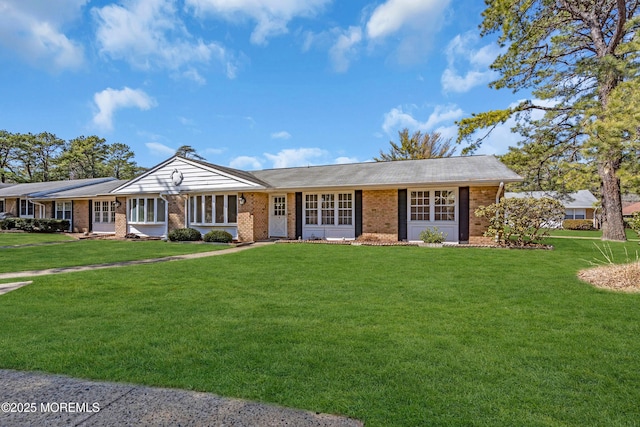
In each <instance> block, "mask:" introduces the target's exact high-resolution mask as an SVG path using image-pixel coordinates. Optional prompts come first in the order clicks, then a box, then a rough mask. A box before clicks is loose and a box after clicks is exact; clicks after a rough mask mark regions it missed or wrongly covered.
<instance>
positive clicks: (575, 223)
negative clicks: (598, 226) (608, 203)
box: [562, 219, 595, 230]
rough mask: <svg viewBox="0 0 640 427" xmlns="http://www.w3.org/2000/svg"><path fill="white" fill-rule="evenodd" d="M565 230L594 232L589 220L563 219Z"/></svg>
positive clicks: (591, 222)
mask: <svg viewBox="0 0 640 427" xmlns="http://www.w3.org/2000/svg"><path fill="white" fill-rule="evenodd" d="M562 228H564V229H565V230H595V229H594V228H593V221H592V220H590V219H565V220H564V221H562Z"/></svg>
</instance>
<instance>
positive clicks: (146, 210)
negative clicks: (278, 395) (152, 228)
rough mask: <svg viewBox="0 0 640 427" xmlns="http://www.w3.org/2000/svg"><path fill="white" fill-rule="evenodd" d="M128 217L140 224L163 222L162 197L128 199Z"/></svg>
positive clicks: (163, 205)
mask: <svg viewBox="0 0 640 427" xmlns="http://www.w3.org/2000/svg"><path fill="white" fill-rule="evenodd" d="M103 206H104V205H103ZM114 212H115V210H114ZM109 215H111V214H109ZM103 218H104V217H103ZM128 219H129V222H133V223H140V224H156V223H160V222H165V201H164V199H161V198H159V197H140V198H134V199H129V212H128Z"/></svg>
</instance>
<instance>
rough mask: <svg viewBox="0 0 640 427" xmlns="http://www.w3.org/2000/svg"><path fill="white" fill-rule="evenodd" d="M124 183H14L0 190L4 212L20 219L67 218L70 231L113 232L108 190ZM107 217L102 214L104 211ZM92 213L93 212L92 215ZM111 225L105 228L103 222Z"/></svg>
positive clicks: (100, 180) (93, 180) (111, 198)
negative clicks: (105, 221)
mask: <svg viewBox="0 0 640 427" xmlns="http://www.w3.org/2000/svg"><path fill="white" fill-rule="evenodd" d="M124 182H126V181H119V180H116V179H115V178H91V179H76V180H68V181H50V182H35V183H26V184H15V185H12V186H9V187H5V188H0V201H1V202H2V205H4V206H0V207H3V208H4V211H7V212H10V213H12V214H13V215H15V216H17V217H20V218H56V219H68V220H69V221H70V223H71V231H75V232H84V231H93V232H97V233H111V234H113V233H114V232H115V217H114V216H113V215H112V214H111V212H114V211H115V208H114V207H112V205H113V204H114V203H115V196H113V195H111V194H110V191H111V190H113V189H114V188H115V187H118V186H120V185H122V183H124ZM103 208H104V209H105V210H106V211H107V212H108V214H106V215H105V214H104V212H105V210H103ZM94 212H95V213H94ZM105 219H106V220H107V221H108V222H109V223H110V225H109V226H106V227H105V224H104V220H105Z"/></svg>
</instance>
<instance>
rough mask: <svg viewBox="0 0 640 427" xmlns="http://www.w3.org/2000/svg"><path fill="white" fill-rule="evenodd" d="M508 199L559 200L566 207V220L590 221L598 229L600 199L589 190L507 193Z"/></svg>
mask: <svg viewBox="0 0 640 427" xmlns="http://www.w3.org/2000/svg"><path fill="white" fill-rule="evenodd" d="M505 197H506V198H524V197H533V198H536V199H540V198H543V197H551V198H554V199H558V200H559V201H560V202H561V203H562V204H563V205H564V207H565V216H564V219H589V220H592V221H593V226H594V228H598V220H597V214H596V209H597V204H598V199H596V197H595V196H594V195H593V194H591V192H590V191H589V190H579V191H576V192H574V193H569V194H560V193H558V192H555V191H525V192H520V193H513V192H507V193H506V194H505Z"/></svg>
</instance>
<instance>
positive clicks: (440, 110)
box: [382, 105, 463, 135]
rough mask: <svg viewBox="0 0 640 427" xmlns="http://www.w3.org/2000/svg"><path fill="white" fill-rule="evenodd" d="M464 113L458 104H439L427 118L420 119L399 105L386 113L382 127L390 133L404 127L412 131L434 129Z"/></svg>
mask: <svg viewBox="0 0 640 427" xmlns="http://www.w3.org/2000/svg"><path fill="white" fill-rule="evenodd" d="M462 115H463V111H462V109H460V108H459V107H457V106H456V105H446V106H444V105H438V106H436V107H435V108H434V110H433V112H432V113H431V114H430V115H429V117H428V118H427V120H425V121H420V120H418V119H416V118H415V117H414V116H413V115H412V114H411V113H410V112H405V111H404V109H403V107H401V106H399V107H396V108H392V109H391V110H390V111H389V112H387V113H385V115H384V122H383V123H382V129H383V130H384V131H385V132H386V133H387V134H388V135H391V134H392V133H393V132H394V131H397V130H400V129H403V128H408V129H409V130H410V131H416V130H419V131H423V132H424V131H432V130H434V129H435V127H436V126H437V125H439V124H441V123H447V122H453V121H454V120H456V119H459V118H460V117H462Z"/></svg>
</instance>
